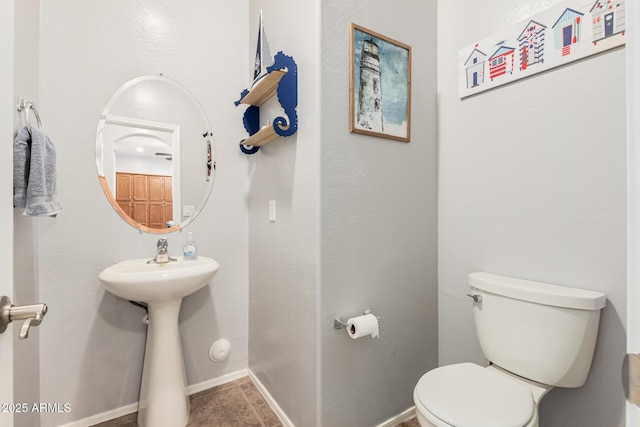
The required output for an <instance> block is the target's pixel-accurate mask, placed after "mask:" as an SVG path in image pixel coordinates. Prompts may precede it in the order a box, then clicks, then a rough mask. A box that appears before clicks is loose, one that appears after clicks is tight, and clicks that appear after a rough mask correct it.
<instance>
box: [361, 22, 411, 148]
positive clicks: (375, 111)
mask: <svg viewBox="0 0 640 427" xmlns="http://www.w3.org/2000/svg"><path fill="white" fill-rule="evenodd" d="M350 39H351V48H350V55H351V59H350V63H349V71H350V79H349V97H350V103H349V104H350V116H349V124H350V130H351V132H354V133H362V134H365V135H370V136H377V137H381V138H388V139H394V140H396V141H403V142H409V141H410V139H411V47H410V46H408V45H406V44H404V43H400V42H399V41H396V40H393V39H391V38H389V37H385V36H383V35H381V34H379V33H376V32H374V31H371V30H368V29H366V28H364V27H361V26H359V25H356V24H353V23H352V24H351V37H350Z"/></svg>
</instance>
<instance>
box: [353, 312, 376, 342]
mask: <svg viewBox="0 0 640 427" xmlns="http://www.w3.org/2000/svg"><path fill="white" fill-rule="evenodd" d="M347 332H348V333H349V336H350V337H351V338H353V339H354V340H355V339H357V338H360V337H366V336H367V335H371V338H377V337H378V332H379V330H378V319H377V318H376V316H374V315H373V314H365V315H363V316H358V317H352V318H351V319H349V320H347Z"/></svg>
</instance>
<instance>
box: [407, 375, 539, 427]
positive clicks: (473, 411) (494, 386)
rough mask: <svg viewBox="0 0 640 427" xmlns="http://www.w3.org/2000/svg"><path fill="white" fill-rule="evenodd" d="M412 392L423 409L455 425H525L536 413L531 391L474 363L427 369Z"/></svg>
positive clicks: (495, 426) (473, 426)
mask: <svg viewBox="0 0 640 427" xmlns="http://www.w3.org/2000/svg"><path fill="white" fill-rule="evenodd" d="M414 396H415V398H416V404H418V403H420V405H421V406H423V408H422V409H426V410H427V411H428V412H429V413H431V414H432V416H435V417H437V418H438V419H439V420H440V421H442V423H443V424H444V425H451V426H456V427H514V426H525V425H527V423H528V422H529V421H530V420H531V418H532V417H533V416H534V413H535V403H534V400H533V395H532V394H531V391H530V390H529V389H528V388H527V387H526V386H525V385H522V384H518V383H517V382H516V381H514V380H511V379H509V378H506V377H504V376H502V375H498V374H496V373H494V372H491V371H490V370H488V369H486V368H483V367H481V366H479V365H476V364H474V363H460V364H456V365H448V366H443V367H440V368H437V369H434V370H432V371H429V372H427V373H426V374H424V375H423V376H422V378H420V380H419V381H418V384H417V385H416V388H415V392H414ZM416 407H417V408H418V405H416Z"/></svg>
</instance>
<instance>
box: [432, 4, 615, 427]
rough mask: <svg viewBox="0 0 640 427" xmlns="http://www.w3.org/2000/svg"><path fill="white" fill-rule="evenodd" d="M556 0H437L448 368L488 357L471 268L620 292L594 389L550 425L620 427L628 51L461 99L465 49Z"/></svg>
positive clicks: (560, 403)
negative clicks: (476, 316)
mask: <svg viewBox="0 0 640 427" xmlns="http://www.w3.org/2000/svg"><path fill="white" fill-rule="evenodd" d="M557 3H558V1H541V0H539V1H533V2H532V1H516V2H514V1H511V0H491V1H485V2H475V1H458V2H444V1H443V2H439V3H438V88H439V96H438V98H439V105H438V107H439V109H438V117H439V119H438V129H439V140H438V143H439V165H438V170H439V175H438V181H439V193H438V194H439V197H438V199H439V200H438V206H439V210H438V221H439V225H438V257H439V261H438V276H439V277H438V284H439V294H438V304H439V313H440V315H439V344H440V347H439V353H440V356H439V357H440V359H439V363H440V364H442V365H444V364H450V363H454V362H460V361H475V362H480V363H482V362H485V360H483V358H482V355H481V352H480V348H479V345H478V343H477V339H476V336H475V329H474V325H473V320H472V313H471V304H470V302H469V300H468V298H467V297H465V294H466V293H467V289H468V286H467V284H466V276H467V274H468V273H471V272H473V271H479V270H480V271H489V272H493V273H499V274H504V275H511V276H515V277H522V278H526V279H531V280H538V281H545V282H550V283H557V284H561V285H567V286H573V287H579V288H585V289H595V290H600V291H603V292H605V293H606V294H607V296H608V305H607V307H606V309H605V310H604V311H603V313H602V320H601V326H600V334H599V337H598V344H597V348H596V353H595V358H594V364H593V366H592V370H591V373H590V377H589V379H588V380H587V383H586V385H585V386H584V387H582V388H580V389H575V390H569V389H556V390H553V391H552V392H551V393H550V394H549V395H548V396H547V397H545V398H544V400H543V401H542V404H541V407H540V417H541V421H540V424H541V425H544V426H551V427H552V426H563V427H566V426H576V427H577V426H587V425H589V426H604V425H606V426H620V425H623V424H624V398H623V396H622V386H621V381H620V363H621V360H622V355H623V354H624V352H625V351H624V350H625V331H624V322H625V318H626V163H625V153H626V142H625V71H624V67H625V52H624V49H616V50H613V51H609V52H606V53H604V54H602V55H598V56H595V57H591V58H588V59H585V60H582V61H578V62H574V63H571V64H570V65H567V66H565V67H561V68H557V69H554V70H551V71H549V72H546V73H543V74H538V75H536V76H534V77H532V78H529V79H524V80H520V81H518V82H515V83H513V84H510V85H506V86H502V87H499V88H497V89H495V90H492V91H488V92H484V93H482V94H479V95H477V96H474V97H471V98H467V99H465V100H462V101H461V100H460V99H459V98H458V96H457V94H458V88H457V72H458V70H457V58H458V50H459V49H460V48H461V47H464V46H468V45H470V44H472V43H474V42H475V41H476V40H478V39H481V38H484V37H486V36H490V35H491V34H492V33H494V32H497V31H498V30H500V29H501V28H502V27H504V26H506V25H510V24H513V23H516V22H519V21H521V20H524V19H526V18H529V17H531V16H532V15H533V14H535V13H537V12H539V11H542V10H544V9H546V8H548V7H550V6H552V5H554V4H557Z"/></svg>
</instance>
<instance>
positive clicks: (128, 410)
mask: <svg viewBox="0 0 640 427" xmlns="http://www.w3.org/2000/svg"><path fill="white" fill-rule="evenodd" d="M248 373H249V370H248V369H241V370H239V371H236V372H231V373H229V374H226V375H222V376H221V377H217V378H212V379H210V380H207V381H203V382H201V383H198V384H191V385H190V386H187V394H189V395H192V394H195V393H198V392H200V391H203V390H207V389H210V388H213V387H217V386H219V385H222V384H226V383H228V382H231V381H235V380H237V379H239V378H242V377H246V376H247V375H248ZM137 410H138V402H135V403H131V404H129V405H126V406H121V407H120V408H116V409H112V410H111V411H107V412H102V413H100V414H96V415H92V416H90V417H87V418H83V419H81V420H78V421H73V422H71V423H68V424H64V425H62V426H60V427H87V426H91V425H94V424H100V423H103V422H105V421H109V420H113V419H115V418H120V417H123V416H125V415H129V414H133V413H134V412H136V411H137Z"/></svg>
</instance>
